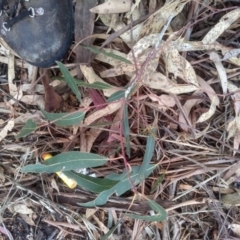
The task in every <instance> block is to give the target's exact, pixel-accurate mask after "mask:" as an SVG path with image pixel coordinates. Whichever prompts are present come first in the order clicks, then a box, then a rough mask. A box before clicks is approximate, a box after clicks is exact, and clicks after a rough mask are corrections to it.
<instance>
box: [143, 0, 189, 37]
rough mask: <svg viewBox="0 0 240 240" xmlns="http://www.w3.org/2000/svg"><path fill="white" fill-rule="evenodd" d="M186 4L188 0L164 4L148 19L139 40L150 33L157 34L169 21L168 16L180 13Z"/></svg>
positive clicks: (177, 0)
mask: <svg viewBox="0 0 240 240" xmlns="http://www.w3.org/2000/svg"><path fill="white" fill-rule="evenodd" d="M187 2H189V0H185V1H181V0H175V1H170V2H166V4H165V5H164V6H163V7H161V8H160V9H159V10H158V11H157V12H156V13H154V14H153V15H151V16H150V17H149V19H148V20H147V22H146V23H145V24H144V26H143V28H142V31H141V33H140V38H143V37H144V36H147V35H149V34H152V33H159V32H160V31H161V28H162V27H163V26H164V24H165V23H166V22H167V20H168V19H169V17H170V15H171V16H176V15H177V14H178V13H180V12H181V11H182V9H183V7H184V6H185V4H186V3H187Z"/></svg>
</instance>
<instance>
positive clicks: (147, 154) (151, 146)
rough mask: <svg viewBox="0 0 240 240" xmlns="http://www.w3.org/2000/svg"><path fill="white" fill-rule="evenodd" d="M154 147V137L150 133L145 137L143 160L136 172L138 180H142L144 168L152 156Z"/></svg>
mask: <svg viewBox="0 0 240 240" xmlns="http://www.w3.org/2000/svg"><path fill="white" fill-rule="evenodd" d="M154 148H155V139H154V136H152V135H150V136H148V138H147V146H146V150H145V154H144V157H143V162H142V164H141V168H140V170H139V173H138V175H139V176H138V177H139V181H140V182H141V181H143V180H144V172H145V171H146V168H147V167H148V166H149V164H150V161H151V159H152V157H153V153H154Z"/></svg>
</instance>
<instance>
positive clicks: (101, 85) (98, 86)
mask: <svg viewBox="0 0 240 240" xmlns="http://www.w3.org/2000/svg"><path fill="white" fill-rule="evenodd" d="M55 79H58V80H60V81H65V78H63V77H55ZM74 80H75V82H76V84H77V85H78V86H79V87H86V88H93V89H98V90H102V89H109V88H112V86H111V85H109V84H107V83H102V82H94V83H86V82H84V81H82V80H79V79H76V78H74ZM65 82H66V81H65Z"/></svg>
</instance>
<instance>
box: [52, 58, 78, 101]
mask: <svg viewBox="0 0 240 240" xmlns="http://www.w3.org/2000/svg"><path fill="white" fill-rule="evenodd" d="M57 64H58V66H59V68H60V70H61V72H62V74H63V76H64V78H65V80H66V82H67V83H68V86H69V87H70V88H71V89H72V91H73V93H74V94H75V95H76V97H77V99H78V101H79V102H81V94H80V92H79V90H78V86H77V84H76V82H75V80H74V78H73V77H72V76H71V74H70V72H69V71H68V69H67V68H66V67H65V66H64V65H63V64H62V63H61V62H58V61H57Z"/></svg>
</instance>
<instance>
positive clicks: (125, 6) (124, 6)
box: [90, 0, 131, 14]
mask: <svg viewBox="0 0 240 240" xmlns="http://www.w3.org/2000/svg"><path fill="white" fill-rule="evenodd" d="M130 9H131V1H130V0H118V1H116V0H108V1H107V2H105V3H103V4H100V5H98V6H96V7H94V8H91V9H90V12H93V13H97V14H112V13H124V12H128V11H130Z"/></svg>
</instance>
